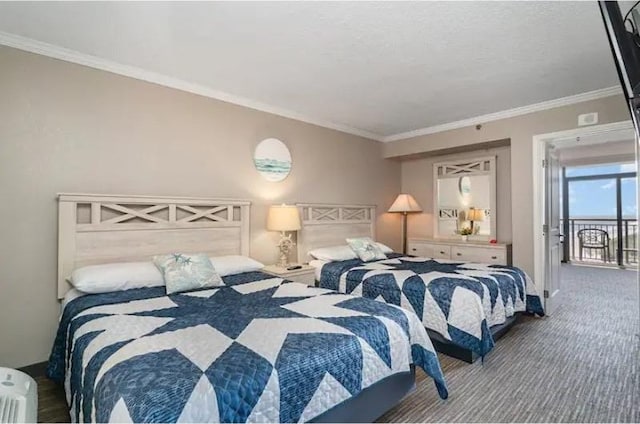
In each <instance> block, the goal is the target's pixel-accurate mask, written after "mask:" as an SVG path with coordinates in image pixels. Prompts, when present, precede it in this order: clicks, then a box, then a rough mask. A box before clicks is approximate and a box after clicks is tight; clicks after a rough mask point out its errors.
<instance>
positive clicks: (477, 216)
mask: <svg viewBox="0 0 640 424" xmlns="http://www.w3.org/2000/svg"><path fill="white" fill-rule="evenodd" d="M484 217H485V215H484V209H476V208H469V210H468V211H467V221H469V223H470V224H471V234H476V233H477V232H478V231H479V230H480V226H477V227H476V231H474V230H473V223H474V221H475V222H482V221H484Z"/></svg>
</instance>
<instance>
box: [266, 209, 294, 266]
mask: <svg viewBox="0 0 640 424" xmlns="http://www.w3.org/2000/svg"><path fill="white" fill-rule="evenodd" d="M300 228H301V227H300V213H299V212H298V208H297V207H296V206H293V205H285V204H282V205H277V206H276V205H274V206H271V207H270V208H269V214H268V216H267V230H270V231H280V235H281V236H280V242H279V243H278V248H279V249H280V259H279V261H278V266H279V267H281V268H286V267H287V266H288V265H289V252H291V248H292V247H293V246H294V245H295V243H294V242H293V240H291V235H292V234H287V232H288V231H298V230H299V229H300Z"/></svg>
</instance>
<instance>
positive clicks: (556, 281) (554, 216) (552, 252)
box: [544, 144, 562, 315]
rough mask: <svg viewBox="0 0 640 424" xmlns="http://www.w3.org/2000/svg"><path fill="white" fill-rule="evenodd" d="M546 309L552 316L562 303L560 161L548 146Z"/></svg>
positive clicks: (546, 175)
mask: <svg viewBox="0 0 640 424" xmlns="http://www.w3.org/2000/svg"><path fill="white" fill-rule="evenodd" d="M545 167H546V169H545V170H546V172H545V205H546V207H545V221H544V237H545V245H546V255H545V276H546V278H545V290H544V297H545V307H544V309H545V311H546V313H547V314H549V315H551V314H553V312H554V311H555V310H556V309H557V308H558V306H559V305H560V303H561V292H562V290H561V276H560V263H561V259H562V243H561V241H562V240H561V239H562V231H561V230H562V228H561V226H560V173H561V169H560V162H559V161H558V156H557V153H556V152H554V148H553V146H551V145H549V144H548V145H547V148H546V152H545Z"/></svg>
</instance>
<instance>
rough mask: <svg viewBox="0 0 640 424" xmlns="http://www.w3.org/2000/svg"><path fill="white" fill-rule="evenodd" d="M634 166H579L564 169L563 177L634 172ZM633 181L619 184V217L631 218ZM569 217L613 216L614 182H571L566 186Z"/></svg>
mask: <svg viewBox="0 0 640 424" xmlns="http://www.w3.org/2000/svg"><path fill="white" fill-rule="evenodd" d="M635 170H636V167H635V164H634V163H629V164H615V165H599V166H581V167H573V168H567V177H575V176H581V175H597V174H615V173H618V172H634V171H635ZM635 182H636V180H635V178H629V179H624V180H622V211H623V212H622V215H623V217H628V218H635V214H636V210H637V205H636V185H635ZM569 216H571V217H612V218H615V216H616V180H615V179H608V180H593V181H574V182H570V183H569Z"/></svg>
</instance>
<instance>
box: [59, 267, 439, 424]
mask: <svg viewBox="0 0 640 424" xmlns="http://www.w3.org/2000/svg"><path fill="white" fill-rule="evenodd" d="M224 282H225V286H223V287H220V288H214V289H206V290H200V291H193V292H188V293H180V294H173V295H170V296H167V295H166V294H165V288H164V287H154V288H144V289H133V290H127V291H120V292H113V293H105V294H94V295H86V296H83V297H79V298H77V299H75V300H72V301H71V302H69V303H68V304H67V305H66V306H65V309H64V311H63V315H62V318H61V321H60V326H59V330H58V333H57V337H56V340H55V343H54V346H53V349H52V353H51V358H50V360H49V368H48V370H47V373H48V376H49V377H50V378H52V379H53V380H54V381H57V382H59V383H61V384H62V383H64V385H65V391H66V395H67V401H68V402H69V405H70V409H71V411H70V412H71V417H72V420H74V421H75V422H205V421H206V422H304V421H308V420H311V419H313V418H314V417H317V416H319V415H321V414H322V413H324V412H326V411H328V410H329V409H331V408H332V407H334V406H336V405H338V404H340V403H342V402H344V401H346V400H348V399H350V398H352V397H354V396H356V395H358V394H359V393H361V392H362V391H363V390H366V389H367V388H368V387H369V386H371V385H372V384H374V383H376V382H379V381H381V380H383V379H384V378H386V377H389V376H391V375H394V374H397V373H405V372H409V371H410V367H411V365H412V364H413V365H415V366H419V367H421V368H422V369H423V370H424V371H425V372H426V373H427V374H428V375H429V376H431V377H432V378H433V380H434V382H435V386H436V389H437V391H438V394H439V395H440V397H442V398H443V399H444V398H446V397H447V395H448V393H447V387H446V384H445V381H444V378H443V375H442V370H441V368H440V364H439V362H438V358H437V355H436V354H435V352H434V349H433V345H432V344H431V341H430V340H429V337H428V335H427V333H426V330H425V329H424V327H423V326H422V324H421V322H420V320H419V319H418V317H416V316H415V314H413V313H411V312H408V311H405V310H403V309H401V308H399V307H396V306H392V305H386V304H384V303H380V302H375V301H372V300H369V299H365V298H361V297H355V296H350V295H345V294H341V293H337V292H334V291H330V290H325V289H319V288H313V287H308V286H307V285H304V284H300V283H292V282H288V281H286V280H282V279H281V278H274V277H272V276H269V275H267V274H264V273H261V272H251V273H244V274H237V275H234V276H229V277H224Z"/></svg>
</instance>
